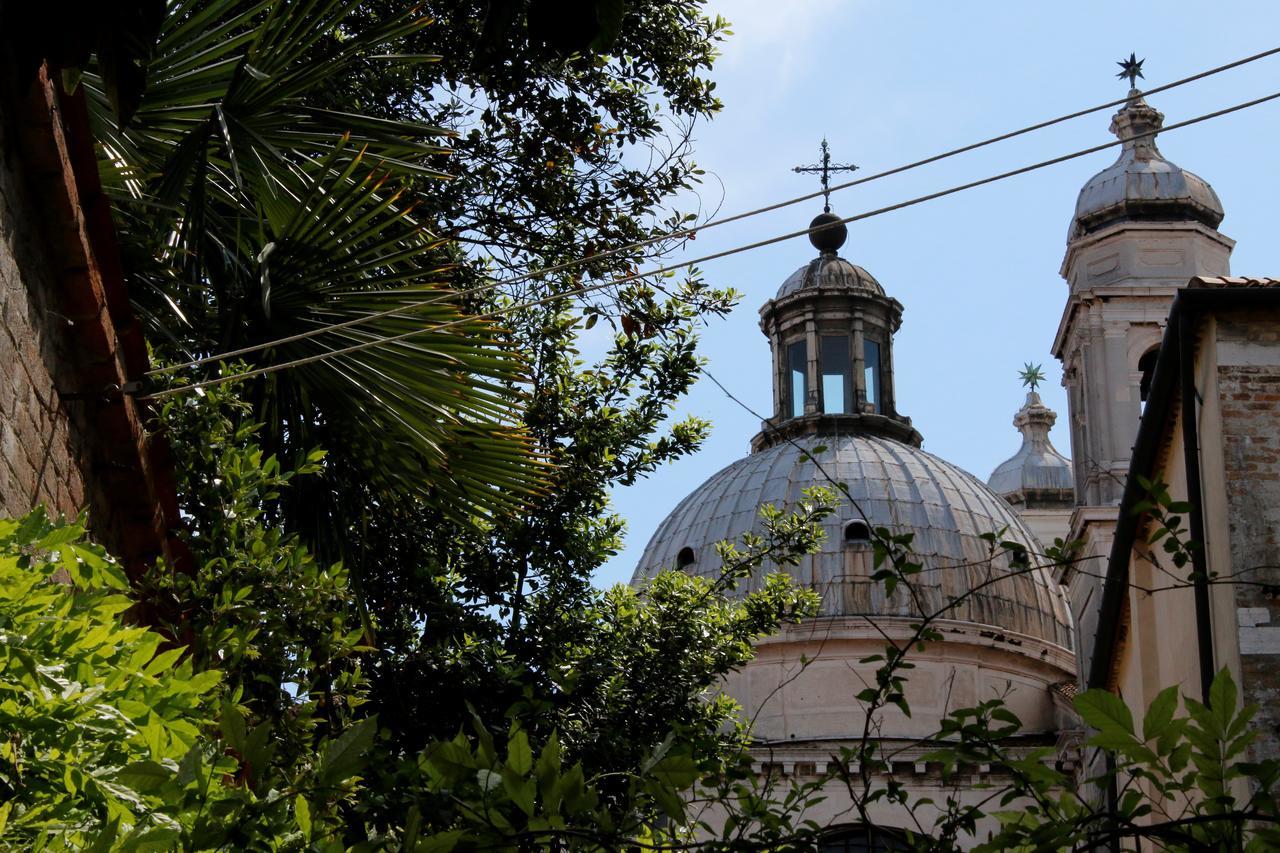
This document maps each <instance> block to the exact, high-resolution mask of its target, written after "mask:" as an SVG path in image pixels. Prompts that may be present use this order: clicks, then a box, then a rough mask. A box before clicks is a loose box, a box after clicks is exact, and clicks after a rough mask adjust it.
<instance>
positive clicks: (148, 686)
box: [0, 509, 374, 851]
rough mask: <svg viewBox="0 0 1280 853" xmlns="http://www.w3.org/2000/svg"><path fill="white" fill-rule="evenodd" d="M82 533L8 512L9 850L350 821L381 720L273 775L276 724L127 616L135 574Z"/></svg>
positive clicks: (238, 835) (0, 644)
mask: <svg viewBox="0 0 1280 853" xmlns="http://www.w3.org/2000/svg"><path fill="white" fill-rule="evenodd" d="M84 536H85V532H84V528H83V527H82V526H81V525H80V524H77V523H69V522H66V521H61V522H57V523H54V522H51V521H50V520H49V518H48V517H47V516H46V515H45V513H44V511H43V510H40V509H37V510H36V511H34V512H33V513H31V514H30V515H28V516H26V517H25V518H23V519H20V520H10V519H2V520H0V731H3V732H4V733H5V738H6V739H5V741H4V743H3V745H0V792H2V796H0V800H2V802H0V847H2V848H3V849H6V850H32V849H37V850H38V849H49V850H63V849H93V850H139V851H141V850H195V849H200V850H204V849H216V848H234V849H278V848H279V846H280V845H281V844H287V843H291V842H292V843H294V844H298V843H300V842H301V841H302V840H303V837H302V836H303V835H306V836H308V837H311V838H314V839H315V840H317V841H322V840H323V839H324V838H325V837H326V836H331V835H332V834H333V833H334V831H335V830H338V829H340V828H341V825H342V824H341V820H340V818H339V815H338V808H339V804H342V805H344V806H345V805H347V804H348V803H349V801H350V799H351V797H352V795H353V794H354V791H355V790H356V778H355V777H356V774H357V773H358V772H359V771H360V770H361V769H362V767H363V761H362V756H363V755H364V753H365V752H366V751H367V749H368V747H369V745H370V739H371V738H372V734H373V732H374V726H373V724H372V721H371V720H368V721H364V722H362V723H358V724H356V725H353V726H352V727H351V728H349V729H348V730H347V731H346V732H345V733H344V734H343V735H342V736H340V737H338V738H336V739H333V740H323V741H321V743H320V745H319V751H318V756H319V758H318V761H317V762H314V764H315V766H314V767H309V766H306V765H305V762H301V761H298V762H295V763H294V765H293V766H292V768H290V769H291V772H290V773H288V774H279V773H273V772H271V771H270V770H269V768H271V767H272V760H273V759H272V753H273V752H274V751H275V748H276V746H275V743H274V734H275V733H274V732H273V729H272V725H271V724H270V723H261V724H258V725H250V724H249V723H247V722H246V720H245V718H244V717H243V716H242V715H241V713H240V711H239V710H238V709H237V707H236V705H235V704H234V703H233V702H227V703H226V704H222V703H223V701H224V700H225V699H227V698H233V697H234V696H235V695H236V693H237V692H238V691H237V690H236V689H234V688H231V687H229V686H228V685H225V684H224V683H223V673H222V672H220V671H219V670H217V669H206V668H202V667H200V666H198V665H197V664H196V660H195V659H194V658H193V656H192V655H190V654H187V653H186V650H185V649H184V648H182V647H181V646H177V645H174V644H173V643H172V641H171V640H170V639H168V638H167V637H166V636H164V635H162V634H160V633H157V632H156V631H153V630H150V629H147V628H142V627H134V626H130V625H128V624H127V623H126V621H125V620H124V615H125V613H126V611H127V610H128V609H129V608H130V606H131V604H132V602H131V601H130V599H129V598H128V597H126V596H125V595H124V594H123V590H124V587H125V586H126V581H125V577H124V574H123V572H122V571H121V569H120V567H119V566H118V565H117V564H116V563H114V562H113V561H112V560H111V558H110V557H108V556H107V555H106V554H104V553H103V551H102V550H101V549H100V548H98V547H97V546H95V545H92V544H90V543H88V542H86V541H85V538H84ZM220 706H221V708H220ZM219 708H220V710H219ZM299 803H303V804H306V805H303V806H302V807H301V808H300V807H299V806H298V804H299ZM304 822H305V823H307V825H308V827H309V828H307V829H304V828H302V824H303V823H304ZM326 845H327V846H329V847H332V844H331V843H328V842H326V844H321V845H320V847H321V848H323V847H325V846H326Z"/></svg>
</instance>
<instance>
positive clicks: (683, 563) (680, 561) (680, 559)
mask: <svg viewBox="0 0 1280 853" xmlns="http://www.w3.org/2000/svg"><path fill="white" fill-rule="evenodd" d="M696 562H698V557H697V555H695V554H694V553H693V549H692V548H690V547H689V546H688V545H686V546H684V547H683V548H681V549H680V553H679V554H676V568H678V569H687V568H689V567H690V566H692V565H693V564H694V563H696Z"/></svg>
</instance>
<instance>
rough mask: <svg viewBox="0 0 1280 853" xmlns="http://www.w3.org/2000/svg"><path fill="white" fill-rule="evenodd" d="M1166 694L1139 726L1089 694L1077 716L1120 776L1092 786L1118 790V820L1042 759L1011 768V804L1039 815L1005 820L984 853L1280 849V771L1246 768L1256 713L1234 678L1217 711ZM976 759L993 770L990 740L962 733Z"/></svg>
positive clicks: (1221, 686) (1024, 813) (1104, 696)
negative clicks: (1132, 847)
mask: <svg viewBox="0 0 1280 853" xmlns="http://www.w3.org/2000/svg"><path fill="white" fill-rule="evenodd" d="M1181 705H1182V707H1183V708H1184V709H1185V712H1184V713H1179V710H1178V706H1179V699H1178V692H1177V689H1176V688H1174V687H1169V688H1166V689H1165V690H1162V691H1161V692H1160V693H1159V694H1158V695H1157V696H1156V698H1155V699H1154V700H1152V702H1151V704H1150V706H1148V708H1147V711H1146V713H1145V715H1144V716H1143V719H1142V724H1141V727H1140V728H1139V727H1137V726H1136V725H1135V721H1134V719H1133V716H1132V714H1131V713H1130V712H1129V709H1128V706H1127V705H1126V704H1125V703H1124V701H1123V700H1122V699H1121V698H1120V697H1118V696H1116V695H1115V694H1114V693H1111V692H1109V691H1105V690H1089V691H1086V692H1085V693H1082V694H1081V695H1080V696H1078V697H1077V698H1076V702H1075V706H1076V710H1077V712H1078V713H1079V714H1080V716H1081V718H1082V719H1083V720H1084V722H1085V723H1086V724H1087V725H1088V726H1089V727H1090V728H1091V729H1092V730H1093V734H1092V735H1091V736H1090V738H1089V740H1088V745H1089V746H1091V747H1097V748H1100V749H1102V750H1104V751H1105V753H1106V754H1107V755H1109V756H1110V757H1111V763H1112V767H1111V768H1109V769H1108V770H1106V771H1105V772H1104V773H1102V774H1101V775H1099V776H1097V777H1095V778H1092V779H1090V780H1088V781H1089V783H1090V784H1092V785H1096V786H1099V787H1100V788H1101V789H1103V790H1105V789H1107V788H1108V787H1113V788H1114V790H1115V798H1116V807H1115V810H1114V812H1112V813H1108V812H1107V811H1106V810H1105V809H1098V808H1097V807H1096V806H1093V805H1092V804H1090V803H1089V802H1088V801H1086V800H1084V799H1082V798H1081V796H1080V795H1079V794H1078V793H1077V789H1076V788H1075V786H1073V785H1072V784H1071V780H1069V779H1067V778H1066V777H1065V776H1064V775H1063V774H1061V773H1059V772H1057V771H1054V770H1052V769H1050V768H1048V767H1045V766H1044V764H1043V763H1042V761H1040V757H1039V756H1032V757H1031V758H1025V759H1022V760H1018V761H1014V762H1012V763H1010V765H1009V766H1010V768H1011V769H1012V770H1014V771H1015V774H1016V776H1015V777H1016V780H1017V781H1016V783H1015V785H1014V786H1013V787H1012V789H1011V790H1010V792H1009V793H1008V794H1006V796H1005V797H1004V799H1003V802H1005V803H1009V802H1011V801H1013V799H1014V798H1016V797H1024V798H1026V800H1027V801H1029V802H1030V803H1031V805H1027V806H1025V807H1024V808H1022V809H1020V810H1019V811H1017V812H1008V813H1000V814H999V816H1000V817H1001V819H1002V821H1003V823H1004V825H1003V828H1002V829H1001V831H1000V832H999V833H998V834H996V835H995V836H994V837H993V838H992V839H991V840H990V841H988V842H987V843H985V844H983V845H981V846H980V847H978V848H976V849H978V850H990V851H996V850H1008V849H1035V850H1048V849H1060V848H1062V847H1067V846H1085V847H1096V846H1100V845H1103V844H1115V843H1119V842H1123V841H1126V840H1130V839H1134V840H1136V839H1146V840H1149V841H1151V842H1153V843H1159V844H1160V845H1161V847H1162V848H1163V849H1169V850H1241V851H1244V850H1250V851H1252V850H1266V849H1273V848H1274V846H1275V845H1276V844H1277V843H1280V830H1278V829H1277V822H1278V821H1277V818H1278V813H1277V808H1276V785H1277V782H1278V781H1280V762H1277V761H1275V760H1273V759H1268V760H1266V761H1262V762H1257V763H1255V762H1249V761H1245V760H1243V759H1244V757H1245V753H1246V750H1247V749H1248V747H1249V744H1250V743H1251V742H1252V741H1253V740H1254V738H1255V737H1256V732H1255V731H1253V730H1252V729H1251V728H1250V722H1251V720H1252V719H1253V717H1254V715H1255V714H1256V712H1257V708H1256V707H1254V706H1244V707H1241V706H1240V704H1239V700H1238V694H1237V689H1236V685H1235V682H1234V681H1233V679H1232V678H1231V675H1230V673H1229V672H1227V670H1225V669H1223V670H1222V671H1220V672H1219V673H1218V674H1217V675H1216V676H1215V678H1214V680H1213V687H1212V696H1211V702H1210V705H1209V706H1205V705H1202V704H1200V703H1199V702H1197V701H1196V700H1194V699H1191V698H1190V697H1186V696H1183V697H1182V699H1181ZM961 734H962V735H963V736H964V737H963V738H962V739H963V742H964V745H963V747H962V749H963V750H965V751H968V752H969V757H970V758H971V759H972V758H973V757H974V756H978V757H981V758H982V759H983V760H987V761H990V760H991V759H992V757H993V753H992V752H991V751H990V747H991V741H990V739H989V735H988V733H986V732H977V733H976V734H975V733H973V732H961Z"/></svg>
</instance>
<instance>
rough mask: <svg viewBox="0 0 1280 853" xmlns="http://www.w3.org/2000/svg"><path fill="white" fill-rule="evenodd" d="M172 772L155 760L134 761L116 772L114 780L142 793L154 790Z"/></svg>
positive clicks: (161, 784) (171, 776) (170, 777)
mask: <svg viewBox="0 0 1280 853" xmlns="http://www.w3.org/2000/svg"><path fill="white" fill-rule="evenodd" d="M172 778H173V773H172V772H171V771H169V770H167V769H166V768H165V767H164V766H163V765H161V764H159V763H157V762H155V761H135V762H134V763H132V764H130V765H128V766H127V767H125V768H124V769H123V770H121V771H120V772H119V773H117V774H116V781H117V782H119V783H120V784H122V785H127V786H128V787H130V788H132V789H134V790H135V791H137V792H139V793H142V794H149V793H151V792H153V791H156V790H157V789H159V788H160V787H161V786H163V785H164V783H165V782H168V781H169V780H170V779H172Z"/></svg>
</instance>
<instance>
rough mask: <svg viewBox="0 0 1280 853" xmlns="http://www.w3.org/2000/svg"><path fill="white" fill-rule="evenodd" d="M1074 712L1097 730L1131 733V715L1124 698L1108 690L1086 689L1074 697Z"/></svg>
mask: <svg viewBox="0 0 1280 853" xmlns="http://www.w3.org/2000/svg"><path fill="white" fill-rule="evenodd" d="M1075 707H1076V712H1077V713H1079V714H1080V717H1081V719H1083V720H1084V721H1085V722H1086V723H1088V724H1089V725H1090V726H1092V727H1093V728H1095V729H1097V730H1098V731H1119V732H1124V733H1126V734H1130V735H1132V734H1133V715H1132V714H1131V713H1130V712H1129V707H1128V706H1127V705H1125V703H1124V700H1123V699H1121V698H1120V697H1119V696H1117V695H1115V694H1114V693H1112V692H1110V691H1108V690H1097V689H1095V690H1086V691H1085V692H1084V693H1081V694H1080V695H1079V696H1077V697H1076V700H1075Z"/></svg>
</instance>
